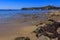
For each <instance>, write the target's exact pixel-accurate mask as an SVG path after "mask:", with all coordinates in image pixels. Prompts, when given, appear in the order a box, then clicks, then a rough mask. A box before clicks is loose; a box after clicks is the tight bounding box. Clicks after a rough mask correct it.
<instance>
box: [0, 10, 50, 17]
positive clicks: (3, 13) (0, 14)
mask: <svg viewBox="0 0 60 40" xmlns="http://www.w3.org/2000/svg"><path fill="white" fill-rule="evenodd" d="M41 12H49V11H48V10H42V11H41V10H15V11H14V10H12V11H11V10H10V11H9V10H6V11H4V10H2V11H1V10H0V18H9V17H12V16H16V15H20V14H35V13H41Z"/></svg>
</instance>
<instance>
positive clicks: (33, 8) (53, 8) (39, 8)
mask: <svg viewBox="0 0 60 40" xmlns="http://www.w3.org/2000/svg"><path fill="white" fill-rule="evenodd" d="M58 9H60V7H56V6H51V5H48V6H44V7H31V8H22V9H21V10H58Z"/></svg>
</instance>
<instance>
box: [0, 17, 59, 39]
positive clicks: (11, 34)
mask: <svg viewBox="0 0 60 40" xmlns="http://www.w3.org/2000/svg"><path fill="white" fill-rule="evenodd" d="M51 18H52V19H55V20H57V19H58V20H57V21H60V19H59V18H60V16H58V17H51ZM28 19H29V18H28ZM28 19H25V20H24V19H17V20H15V19H11V20H10V19H8V20H4V19H1V20H0V40H14V39H15V38H16V37H22V36H23V37H29V38H30V39H31V40H37V38H36V36H35V34H34V33H33V31H34V30H35V29H36V28H37V27H36V24H38V23H39V22H41V21H40V19H39V20H38V19H37V20H31V19H30V20H28ZM43 38H44V37H41V40H45V39H43ZM48 40H49V38H48Z"/></svg>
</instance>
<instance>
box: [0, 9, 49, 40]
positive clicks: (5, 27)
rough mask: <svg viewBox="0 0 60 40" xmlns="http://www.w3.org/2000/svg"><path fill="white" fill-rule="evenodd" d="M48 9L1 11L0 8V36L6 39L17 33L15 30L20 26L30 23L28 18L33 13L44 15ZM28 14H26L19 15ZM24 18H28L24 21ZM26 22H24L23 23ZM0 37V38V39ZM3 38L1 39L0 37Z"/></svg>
mask: <svg viewBox="0 0 60 40" xmlns="http://www.w3.org/2000/svg"><path fill="white" fill-rule="evenodd" d="M47 12H49V11H47V10H42V11H41V10H33V11H32V10H15V11H14V10H12V11H11V10H10V11H8V10H6V11H3V10H2V11H1V10H0V37H1V38H5V37H6V36H7V37H6V38H7V39H5V40H8V37H11V36H13V35H17V34H16V32H17V31H19V29H20V28H21V27H24V26H27V25H30V24H31V22H32V20H31V19H30V17H31V15H33V14H37V15H39V14H41V15H39V16H40V17H43V18H44V17H45V16H44V14H45V13H47ZM25 14H28V16H21V15H25ZM26 20H29V21H28V22H26ZM24 22H26V23H24ZM1 38H0V39H1ZM1 40H3V39H1Z"/></svg>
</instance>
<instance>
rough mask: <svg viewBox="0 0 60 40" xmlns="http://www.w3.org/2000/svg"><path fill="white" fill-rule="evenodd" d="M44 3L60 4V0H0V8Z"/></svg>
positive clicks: (32, 5)
mask: <svg viewBox="0 0 60 40" xmlns="http://www.w3.org/2000/svg"><path fill="white" fill-rule="evenodd" d="M46 5H54V6H60V0H0V9H20V8H23V7H40V6H46Z"/></svg>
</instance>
